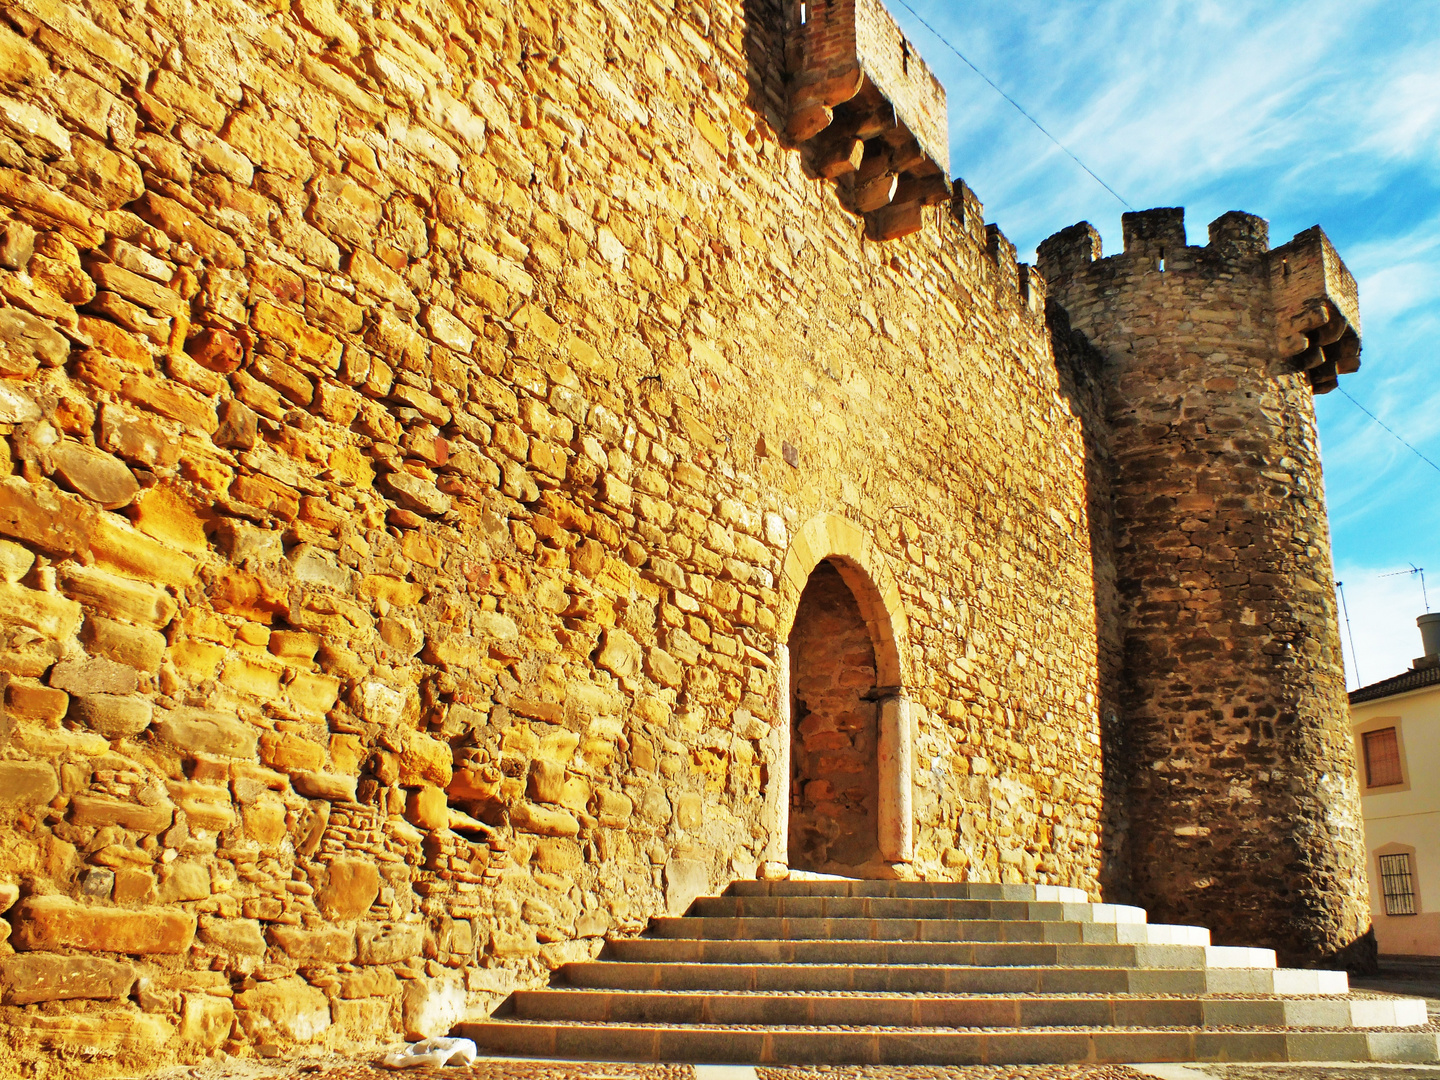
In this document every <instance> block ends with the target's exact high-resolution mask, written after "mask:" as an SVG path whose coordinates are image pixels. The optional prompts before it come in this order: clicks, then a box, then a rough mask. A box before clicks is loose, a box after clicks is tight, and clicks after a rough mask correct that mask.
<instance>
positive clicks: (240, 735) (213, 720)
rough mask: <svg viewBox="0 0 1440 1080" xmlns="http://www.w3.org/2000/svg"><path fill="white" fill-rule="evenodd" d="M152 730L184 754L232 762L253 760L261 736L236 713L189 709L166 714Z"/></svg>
mask: <svg viewBox="0 0 1440 1080" xmlns="http://www.w3.org/2000/svg"><path fill="white" fill-rule="evenodd" d="M152 730H153V731H154V732H155V734H156V735H157V736H158V737H159V738H160V739H161V740H162V741H163V742H166V743H169V744H170V745H171V746H174V747H175V748H176V749H178V750H181V751H183V752H185V753H191V754H219V755H221V756H222V757H231V758H253V757H254V756H255V745H256V741H257V738H258V735H259V732H258V731H256V729H254V728H252V727H251V726H250V725H249V724H247V723H245V722H244V721H243V720H240V719H239V718H237V717H236V716H235V715H234V714H233V713H227V712H221V711H219V710H216V709H194V708H188V707H186V708H178V709H170V710H168V711H167V712H165V713H163V714H162V715H161V717H160V719H159V720H157V721H156V722H155V724H154V725H153V727H152Z"/></svg>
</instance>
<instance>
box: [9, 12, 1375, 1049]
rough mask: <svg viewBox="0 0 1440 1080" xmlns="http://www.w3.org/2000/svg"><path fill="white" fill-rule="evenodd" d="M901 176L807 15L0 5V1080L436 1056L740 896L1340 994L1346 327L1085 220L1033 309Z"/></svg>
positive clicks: (981, 244) (867, 73)
mask: <svg viewBox="0 0 1440 1080" xmlns="http://www.w3.org/2000/svg"><path fill="white" fill-rule="evenodd" d="M802 9H803V15H802ZM947 157H948V150H947V149H946V147H945V122H944V95H943V90H941V89H940V87H939V84H938V83H937V82H936V81H935V80H934V78H933V76H932V75H930V73H929V71H928V69H926V68H925V66H924V64H923V62H922V61H921V60H920V58H919V56H918V54H917V53H916V52H915V50H914V48H913V46H912V45H911V44H910V43H909V42H907V41H906V40H905V39H904V37H903V35H901V34H900V32H899V30H898V29H897V28H896V27H895V25H894V23H893V22H892V21H890V19H889V17H888V15H886V13H885V12H884V9H883V8H882V7H881V6H880V5H879V4H878V3H875V2H873V0H821V2H811V3H809V4H804V5H802V4H798V3H794V2H791V0H785V2H784V3H781V2H779V0H747V2H746V3H744V4H740V3H736V2H733V0H695V2H689V3H686V2H681V3H678V4H676V3H670V2H663V3H662V2H644V0H597V2H595V3H559V4H539V3H524V2H522V3H501V2H498V0H474V2H471V3H464V4H461V3H456V4H446V3H443V2H441V0H420V2H415V3H410V2H394V0H385V2H383V3H381V4H379V5H370V6H361V5H356V4H351V3H346V2H342V3H339V4H336V3H334V2H333V0H292V2H286V0H195V2H192V0H147V2H146V3H144V4H141V3H138V2H131V0H121V2H118V3H117V2H112V0H75V2H65V0H0V683H3V684H4V685H3V701H4V707H3V713H0V818H3V821H0V913H3V918H0V953H3V955H0V1020H3V1024H4V1035H3V1040H4V1042H5V1045H6V1049H5V1050H4V1051H3V1052H4V1053H6V1054H10V1055H11V1058H10V1059H9V1060H8V1061H0V1067H4V1068H6V1069H7V1070H9V1071H18V1070H19V1069H20V1068H22V1067H31V1066H32V1065H33V1063H34V1062H36V1061H37V1060H39V1061H48V1062H52V1063H59V1064H61V1065H65V1063H73V1064H75V1065H76V1068H77V1069H79V1068H83V1069H84V1070H85V1071H86V1072H90V1073H93V1072H94V1071H95V1070H96V1068H97V1067H99V1068H102V1069H103V1068H123V1067H127V1066H129V1065H134V1064H135V1063H137V1062H142V1061H143V1062H145V1063H151V1064H153V1063H157V1062H160V1061H164V1060H169V1059H179V1060H191V1059H194V1058H196V1057H198V1056H200V1055H202V1054H204V1053H206V1052H208V1051H210V1050H213V1049H216V1048H226V1049H230V1050H241V1049H247V1048H250V1049H254V1048H264V1047H266V1046H270V1045H288V1044H294V1043H306V1044H317V1045H328V1046H334V1047H347V1048H348V1047H355V1046H364V1045H370V1044H373V1043H375V1042H377V1041H385V1040H389V1039H394V1038H398V1037H400V1036H401V1035H404V1036H408V1037H415V1036H421V1035H429V1034H434V1033H438V1032H441V1031H444V1030H446V1029H447V1028H448V1027H449V1025H450V1024H451V1023H452V1022H453V1021H454V1020H455V1019H456V1018H458V1017H459V1016H461V1015H463V1014H465V1013H467V1012H475V1011H483V1010H484V1009H485V1008H487V1007H488V1006H492V1005H493V1004H494V1003H495V1002H497V1001H498V1000H499V999H500V998H501V997H502V996H503V995H504V994H505V993H507V992H508V990H509V989H510V988H511V987H512V986H515V985H519V984H525V983H534V982H537V981H540V980H542V979H543V978H544V977H545V975H546V973H547V971H548V970H550V969H553V968H555V967H557V966H558V965H560V964H562V963H564V962H566V961H568V960H574V959H580V958H587V957H590V956H592V955H594V954H595V953H596V952H597V951H598V949H599V948H600V946H601V945H602V943H603V942H604V940H605V938H606V937H607V936H614V935H623V934H630V933H635V932H637V931H638V930H639V929H640V928H641V927H643V925H644V924H645V921H646V919H647V918H648V917H649V916H650V915H652V914H655V913H657V912H662V911H665V910H671V911H675V910H679V909H682V908H683V907H684V906H685V905H686V904H687V903H688V902H689V900H690V898H692V897H693V896H695V895H696V894H698V893H700V892H703V891H708V890H713V889H717V888H719V887H721V886H723V884H724V883H725V882H726V881H727V880H729V879H731V878H733V877H753V876H755V875H756V874H757V873H761V874H767V875H772V876H773V875H776V874H780V873H783V872H784V870H785V866H786V863H787V861H788V859H789V858H790V853H791V852H795V853H797V854H796V856H795V858H796V860H797V861H796V862H795V865H796V866H802V865H803V866H806V867H808V868H812V869H822V870H827V871H829V872H836V873H865V874H872V875H873V874H886V875H897V876H905V877H923V878H934V879H955V880H966V879H968V880H1004V881H1029V882H1038V883H1058V884H1065V885H1072V886H1079V887H1081V888H1085V889H1087V890H1089V891H1090V892H1091V894H1092V895H1096V896H1099V895H1101V894H1102V893H1103V894H1104V895H1106V896H1107V897H1108V898H1113V899H1125V898H1129V897H1132V896H1133V897H1134V898H1136V899H1138V900H1139V901H1140V902H1146V903H1153V904H1156V905H1158V906H1160V907H1162V908H1163V909H1164V910H1167V911H1177V912H1181V913H1183V914H1185V915H1187V916H1194V917H1197V918H1201V919H1202V921H1206V922H1209V923H1210V924H1211V925H1212V926H1214V927H1215V928H1216V930H1217V932H1218V934H1217V939H1218V940H1220V941H1233V942H1241V941H1243V942H1245V943H1247V944H1274V945H1276V946H1277V947H1279V948H1280V949H1281V950H1282V952H1283V953H1284V954H1285V956H1286V957H1287V958H1290V959H1292V960H1293V959H1310V960H1314V959H1322V958H1327V957H1335V956H1337V955H1345V956H1349V955H1360V956H1361V957H1362V959H1363V953H1364V947H1365V943H1366V934H1367V930H1368V911H1367V910H1366V908H1365V903H1366V901H1365V897H1366V896H1367V895H1368V890H1367V889H1366V888H1365V887H1364V885H1363V875H1364V866H1363V844H1362V843H1361V842H1360V833H1359V825H1358V813H1357V811H1356V800H1355V793H1354V791H1353V790H1351V789H1350V788H1349V787H1348V786H1346V785H1347V784H1348V783H1349V781H1348V779H1347V778H1348V777H1350V776H1351V775H1352V770H1351V769H1350V765H1349V760H1348V754H1349V749H1348V743H1347V742H1346V740H1345V739H1344V738H1343V737H1342V736H1343V725H1341V718H1342V717H1343V704H1344V703H1343V697H1342V696H1340V695H1343V680H1342V679H1341V677H1340V669H1339V651H1338V647H1337V645H1336V640H1337V639H1336V629H1335V621H1334V611H1333V605H1332V604H1331V601H1330V593H1329V585H1330V581H1329V573H1330V570H1329V559H1328V539H1327V537H1326V526H1325V518H1324V514H1323V503H1322V498H1321V488H1320V477H1319V461H1318V455H1317V451H1316V447H1315V442H1314V433H1313V414H1312V407H1311V402H1310V393H1311V387H1313V388H1314V389H1316V390H1324V389H1328V388H1329V387H1330V386H1333V385H1334V381H1335V379H1336V378H1337V377H1338V375H1339V374H1341V373H1344V372H1346V371H1351V370H1354V368H1355V366H1357V364H1358V353H1359V338H1358V329H1359V321H1358V314H1357V312H1356V309H1355V304H1354V289H1353V282H1352V281H1350V280H1349V276H1348V274H1346V273H1345V271H1344V267H1343V265H1342V264H1341V263H1340V262H1339V260H1338V258H1337V257H1336V256H1335V254H1334V252H1333V249H1331V248H1330V247H1329V245H1328V242H1326V241H1324V238H1323V235H1322V234H1320V233H1319V232H1318V230H1316V231H1314V232H1312V233H1309V234H1302V235H1301V236H1300V237H1298V238H1297V239H1296V240H1295V241H1294V242H1293V243H1292V244H1290V245H1287V246H1286V247H1285V248H1282V249H1277V250H1276V251H1275V252H1270V251H1268V246H1267V243H1266V240H1265V237H1264V234H1263V229H1262V228H1261V227H1260V224H1257V221H1258V219H1250V218H1249V217H1248V216H1243V215H1242V216H1238V217H1234V218H1233V219H1232V218H1231V217H1230V216H1227V218H1222V219H1221V221H1220V222H1217V224H1216V226H1213V227H1212V230H1218V231H1215V232H1214V234H1213V236H1212V242H1211V244H1210V246H1209V247H1207V248H1204V249H1197V248H1190V247H1187V246H1186V244H1185V239H1184V232H1183V225H1177V223H1176V221H1175V220H1174V219H1173V215H1172V216H1171V217H1166V216H1165V215H1164V213H1163V212H1151V214H1149V215H1138V216H1133V217H1130V218H1127V226H1126V229H1127V237H1126V252H1125V254H1124V255H1122V256H1117V257H1115V258H1113V259H1109V260H1100V259H1099V258H1098V256H1099V251H1098V240H1097V239H1096V238H1094V236H1093V231H1092V232H1086V231H1085V230H1086V229H1088V227H1076V228H1077V229H1080V233H1079V234H1077V233H1076V231H1075V230H1067V232H1066V233H1063V234H1059V236H1058V237H1057V238H1056V240H1055V241H1053V242H1052V243H1051V245H1049V246H1048V247H1047V248H1046V254H1045V265H1044V271H1045V274H1046V276H1053V278H1054V280H1055V281H1056V283H1057V286H1058V296H1059V302H1058V303H1057V302H1056V301H1055V300H1051V301H1050V302H1049V303H1048V305H1047V301H1046V284H1045V280H1044V279H1043V278H1042V276H1041V274H1040V273H1039V272H1037V271H1036V270H1034V269H1032V268H1030V267H1026V266H1021V265H1017V263H1016V260H1015V250H1014V247H1013V245H1011V244H1010V243H1009V242H1008V241H1007V240H1006V239H1005V237H1004V236H1003V235H1002V234H1001V233H1000V232H999V231H998V230H997V229H996V228H995V227H994V226H993V225H991V226H987V225H986V224H985V223H984V219H983V214H982V208H981V205H980V203H979V202H978V200H977V199H976V198H975V196H974V195H973V194H972V193H971V192H970V191H969V189H967V188H966V187H965V186H964V185H963V184H962V183H959V182H955V183H953V184H952V182H951V181H950V179H949V174H948V168H949V163H948V160H947ZM1156 213H1159V214H1160V216H1159V217H1158V218H1157V217H1155V214H1156ZM1167 230H1168V231H1167ZM1081 234H1083V235H1081ZM1132 234H1133V236H1132ZM1087 245H1088V246H1087ZM1167 245H1168V246H1167ZM1152 248H1153V249H1154V250H1152ZM812 579H813V580H814V581H815V588H814V589H813V590H812V591H811V592H810V596H811V601H810V602H806V601H803V600H802V596H803V595H805V594H806V592H807V586H809V585H810V583H811V582H812ZM847 592H848V597H847V595H845V594H846V593H847ZM815 612H819V615H816V614H814V613H815ZM814 618H821V619H823V620H824V623H823V626H822V625H820V624H816V623H813V622H812V621H811V620H812V619H814ZM792 669H793V670H792ZM794 716H799V717H800V718H801V720H800V723H798V724H795V725H792V717H794ZM807 723H808V726H806V725H807ZM792 727H793V728H794V730H793V731H792ZM802 729H803V730H802ZM1257 867H1258V868H1264V871H1265V873H1264V875H1263V876H1257V874H1256V869H1257ZM1347 950H1349V952H1347ZM1357 950H1358V952H1357ZM82 1063H83V1064H82ZM97 1063H99V1064H98V1065H97Z"/></svg>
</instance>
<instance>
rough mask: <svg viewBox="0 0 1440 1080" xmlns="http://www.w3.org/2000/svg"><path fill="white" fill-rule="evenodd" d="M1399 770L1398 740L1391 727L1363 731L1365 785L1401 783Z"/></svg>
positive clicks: (1402, 778)
mask: <svg viewBox="0 0 1440 1080" xmlns="http://www.w3.org/2000/svg"><path fill="white" fill-rule="evenodd" d="M1404 782H1405V777H1404V775H1403V774H1402V773H1401V771H1400V741H1399V740H1398V739H1397V738H1396V737H1395V729H1394V728H1393V727H1389V728H1384V729H1382V730H1380V731H1367V732H1366V733H1365V786H1366V787H1389V786H1390V785H1392V784H1403V783H1404Z"/></svg>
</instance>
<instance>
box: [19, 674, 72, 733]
mask: <svg viewBox="0 0 1440 1080" xmlns="http://www.w3.org/2000/svg"><path fill="white" fill-rule="evenodd" d="M4 703H6V710H7V711H9V714H10V717H12V719H13V720H35V721H37V723H42V724H45V726H46V727H50V726H55V724H58V721H59V720H62V719H65V713H66V711H68V710H69V707H71V696H69V694H66V693H65V691H63V690H52V688H50V687H45V685H40V684H39V683H37V681H36V680H32V678H12V680H10V685H9V687H6V693H4Z"/></svg>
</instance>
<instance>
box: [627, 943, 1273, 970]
mask: <svg viewBox="0 0 1440 1080" xmlns="http://www.w3.org/2000/svg"><path fill="white" fill-rule="evenodd" d="M607 949H608V953H609V957H610V958H611V959H614V960H626V961H637V962H641V963H670V964H944V965H948V966H954V967H1041V966H1045V967H1086V968H1093V967H1120V968H1207V967H1227V968H1273V967H1275V953H1274V951H1273V950H1271V949H1236V948H1229V947H1225V946H1216V945H1208V946H1203V947H1202V946H1198V945H1144V944H1127V945H1103V944H1102V945H1089V944H1074V945H1069V944H1060V943H1051V942H1033V943H1026V942H1020V943H1014V944H1008V943H1006V944H1000V943H993V942H974V941H952V942H947V941H886V940H870V939H859V940H833V941H825V940H790V941H780V940H770V939H764V940H762V939H755V940H746V941H724V940H715V939H697V938H620V939H617V940H615V941H612V942H611V943H610V944H609V945H608V946H607Z"/></svg>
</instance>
